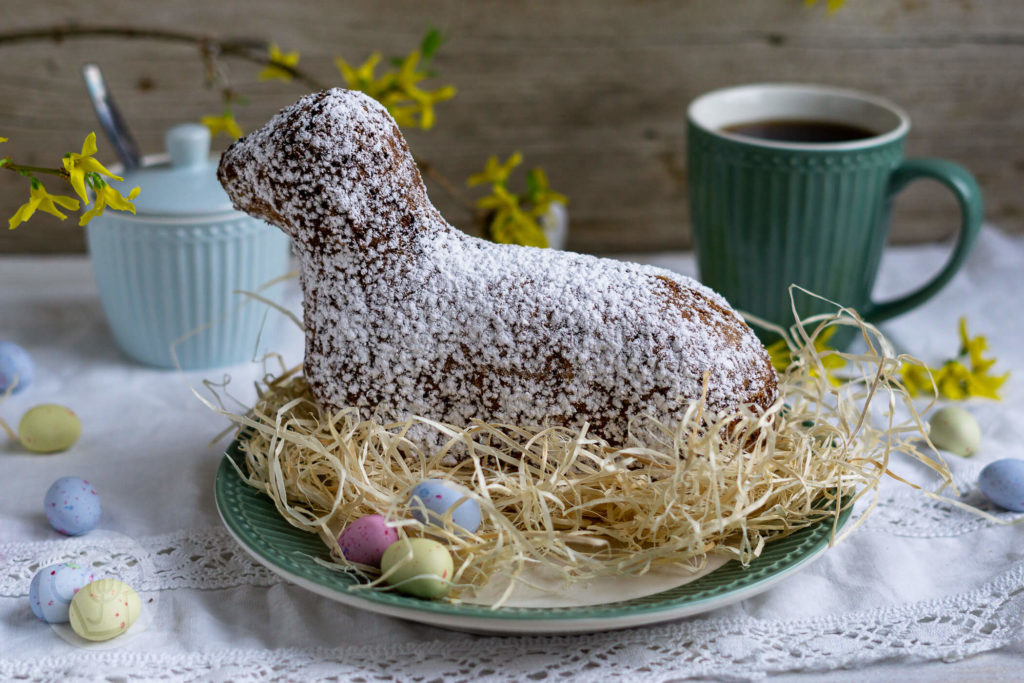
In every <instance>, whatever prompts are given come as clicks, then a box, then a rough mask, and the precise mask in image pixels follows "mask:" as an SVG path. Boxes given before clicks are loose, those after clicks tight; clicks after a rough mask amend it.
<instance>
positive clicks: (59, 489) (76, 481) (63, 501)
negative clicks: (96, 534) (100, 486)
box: [43, 477, 100, 536]
mask: <svg viewBox="0 0 1024 683" xmlns="http://www.w3.org/2000/svg"><path fill="white" fill-rule="evenodd" d="M43 507H44V509H45V511H46V519H48V520H50V525H51V526H52V527H53V528H54V529H56V530H57V531H59V532H61V533H62V534H67V535H68V536H78V535H80V534H84V533H85V532H86V531H89V530H90V529H92V528H93V527H94V526H96V523H97V522H99V521H100V496H99V494H98V493H96V489H94V488H93V487H92V484H90V483H89V482H87V481H86V480H85V479H81V478H79V477H61V478H60V479H58V480H57V481H55V482H53V485H52V486H50V490H48V491H47V492H46V496H45V497H44V498H43Z"/></svg>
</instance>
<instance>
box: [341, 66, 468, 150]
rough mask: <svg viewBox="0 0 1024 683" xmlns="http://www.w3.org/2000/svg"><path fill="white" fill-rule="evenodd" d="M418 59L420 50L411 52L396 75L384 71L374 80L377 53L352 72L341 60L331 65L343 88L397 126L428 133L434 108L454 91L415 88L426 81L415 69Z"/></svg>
mask: <svg viewBox="0 0 1024 683" xmlns="http://www.w3.org/2000/svg"><path fill="white" fill-rule="evenodd" d="M434 49H436V47H435V48H434ZM421 57H422V54H421V52H420V50H413V51H412V52H411V53H410V54H409V55H408V56H406V57H404V58H402V60H401V63H400V64H399V67H398V71H388V72H386V73H384V74H382V75H381V77H380V78H377V76H376V70H377V65H378V64H379V63H380V60H381V54H380V53H379V52H374V53H373V54H371V55H370V56H369V57H368V58H367V59H366V61H365V62H363V63H362V64H361V65H360V66H359V67H356V68H353V67H352V66H351V65H350V64H349V63H348V62H346V61H345V60H344V59H342V58H341V57H335V58H334V64H335V66H337V67H338V71H339V72H341V77H342V78H344V79H345V86H346V87H347V88H349V89H350V90H358V91H360V92H364V93H366V94H367V95H369V96H370V97H372V98H373V99H375V100H377V101H378V102H380V103H381V104H383V105H384V107H385V108H386V109H387V110H388V113H390V114H391V116H392V117H393V118H394V119H395V123H397V124H398V125H399V126H411V127H417V128H422V129H424V130H429V129H430V128H432V127H433V125H434V122H435V115H434V105H435V104H437V103H438V102H442V101H444V100H449V99H451V98H452V97H455V92H456V91H455V88H454V87H452V86H450V85H446V86H444V87H442V88H438V89H437V90H434V91H429V90H423V89H422V88H420V87H419V85H417V84H418V83H419V82H420V81H422V80H423V79H425V78H427V73H426V72H424V71H422V70H421V69H420V68H419V67H420V60H421Z"/></svg>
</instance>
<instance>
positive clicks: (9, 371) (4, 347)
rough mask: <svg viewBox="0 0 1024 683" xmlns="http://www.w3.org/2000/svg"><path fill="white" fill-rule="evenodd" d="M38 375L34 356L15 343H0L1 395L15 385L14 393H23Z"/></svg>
mask: <svg viewBox="0 0 1024 683" xmlns="http://www.w3.org/2000/svg"><path fill="white" fill-rule="evenodd" d="M35 375H36V365H35V363H33V362H32V356H30V355H28V351H26V350H25V349H23V348H21V347H20V346H18V345H17V344H15V343H14V342H7V341H5V342H0V394H2V393H4V392H5V391H7V389H8V388H9V387H10V386H11V384H13V383H14V380H15V378H17V380H18V383H17V384H16V385H15V387H14V393H15V394H17V393H18V392H20V391H22V390H24V389H25V387H27V386H28V385H29V384H32V379H33V378H34V377H35Z"/></svg>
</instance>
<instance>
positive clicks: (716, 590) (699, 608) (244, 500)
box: [215, 442, 850, 634]
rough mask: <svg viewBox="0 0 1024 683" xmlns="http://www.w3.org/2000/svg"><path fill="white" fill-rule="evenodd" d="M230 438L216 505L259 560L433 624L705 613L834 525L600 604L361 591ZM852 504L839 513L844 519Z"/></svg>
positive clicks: (777, 573)
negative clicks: (261, 486)
mask: <svg viewBox="0 0 1024 683" xmlns="http://www.w3.org/2000/svg"><path fill="white" fill-rule="evenodd" d="M237 448H238V446H237V442H235V443H232V444H231V446H230V447H229V449H228V452H227V455H226V457H225V458H224V460H223V461H222V462H221V464H220V468H219V469H218V470H217V479H216V484H215V493H216V502H217V510H218V511H219V512H220V516H221V519H223V520H224V524H225V526H227V528H228V530H229V531H230V532H231V535H232V536H234V537H235V540H237V541H238V543H239V544H240V545H241V546H242V547H243V548H244V549H245V550H246V551H247V552H248V553H249V554H251V555H252V556H253V557H254V558H255V559H256V560H257V561H259V562H260V563H261V564H263V565H265V566H266V567H267V568H269V569H270V570H271V571H273V572H275V573H276V574H278V575H280V576H282V577H283V578H285V579H286V580H288V581H290V582H292V583H295V584H298V585H299V586H302V587H304V588H307V589H309V590H311V591H313V592H315V593H317V594H319V595H323V596H325V597H328V598H330V599H332V600H336V601H338V602H341V603H345V604H348V605H352V606H354V607H358V608H360V609H365V610H369V611H371V612H377V613H380V614H386V615H389V616H394V617H400V618H403V619H409V620H411V621H417V622H422V623H425V624H430V625H432V626H440V627H444V628H452V629H458V630H463V631H474V632H480V633H508V634H512V633H531V634H541V633H583V632H593V631H604V630H610V629H617V628H627V627H631V626H641V625H646V624H653V623H658V622H663V621H670V620H672V619H678V618H680V617H685V616H689V615H692V614H698V613H701V612H706V611H708V610H712V609H716V608H718V607H723V606H725V605H728V604H730V603H733V602H737V601H739V600H742V599H744V598H747V597H750V596H752V595H754V594H756V593H760V592H761V591H764V590H767V589H768V588H770V587H771V586H773V585H774V584H776V583H777V582H779V581H780V580H782V579H784V578H785V577H787V576H789V575H791V574H793V573H795V572H796V571H798V570H799V569H801V568H803V567H805V566H807V564H808V563H809V562H810V561H811V560H813V559H814V558H816V557H817V556H818V555H820V554H821V553H822V552H824V551H825V550H826V548H828V542H829V538H830V536H831V533H832V524H831V523H830V522H828V521H825V522H821V523H818V524H816V525H814V526H811V527H808V528H807V529H804V530H802V531H800V532H798V533H795V534H793V535H792V536H788V537H786V538H783V539H780V540H778V541H775V542H773V543H770V544H768V545H767V546H766V547H765V550H764V552H763V553H762V554H761V557H759V558H758V559H757V560H755V561H754V562H753V563H751V565H750V566H749V567H748V568H746V569H744V568H743V567H742V566H740V564H739V563H738V562H735V561H731V562H728V563H726V564H725V565H723V566H721V567H720V568H718V569H716V570H714V571H713V572H711V573H709V574H706V575H705V576H702V577H701V578H699V579H697V580H695V581H692V582H690V583H686V584H684V585H681V586H677V587H675V588H671V589H669V590H665V591H662V592H659V593H656V594H653V595H647V596H645V597H640V598H635V599H631V600H625V601H622V602H609V603H603V604H599V605H585V606H583V605H581V606H575V607H573V606H569V607H566V606H559V607H501V608H499V609H496V610H495V609H491V608H489V607H487V606H483V605H467V604H451V603H448V602H442V601H427V600H420V599H418V598H412V597H406V596H403V595H399V594H397V593H385V592H380V591H371V590H359V591H351V590H349V587H350V586H352V585H353V584H355V583H357V579H356V577H354V576H350V575H348V574H345V573H343V572H337V571H331V570H330V569H327V568H325V567H323V566H321V565H319V564H317V563H316V562H314V560H313V558H315V557H320V558H323V559H325V560H326V559H329V555H328V553H327V549H326V548H325V547H324V545H323V543H321V541H320V539H319V538H318V537H317V536H316V535H315V534H312V533H307V532H304V531H300V530H299V529H296V528H295V527H292V526H291V525H289V524H288V523H287V522H285V521H284V519H283V518H282V517H281V516H280V515H279V514H278V512H277V510H276V509H275V508H274V504H273V503H272V502H271V500H270V499H269V498H268V497H267V496H265V495H263V494H261V493H259V492H258V491H256V490H255V489H253V488H251V487H250V486H248V485H247V484H245V483H244V482H243V481H242V479H241V478H240V477H239V476H238V473H237V472H236V471H235V469H234V467H233V466H232V464H231V462H230V461H229V458H232V457H237V456H238V455H239V453H238V450H237ZM849 516H850V511H849V510H847V511H845V512H844V513H843V514H842V515H841V517H840V520H839V521H840V526H842V525H844V524H845V523H846V522H847V520H848V519H849Z"/></svg>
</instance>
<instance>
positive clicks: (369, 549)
mask: <svg viewBox="0 0 1024 683" xmlns="http://www.w3.org/2000/svg"><path fill="white" fill-rule="evenodd" d="M397 540H398V531H396V530H395V529H394V528H392V527H389V526H388V524H387V520H386V519H384V517H383V516H382V515H366V516H365V517H360V518H359V519H357V520H356V521H354V522H352V523H351V524H349V525H348V526H347V527H345V530H344V531H342V532H341V535H339V536H338V545H339V546H340V547H341V552H342V554H343V555H344V556H345V559H347V560H349V561H350V562H358V563H359V564H368V565H371V566H373V567H379V566H380V558H381V557H383V556H384V551H385V550H387V549H388V548H389V547H390V546H391V544H392V543H394V542H395V541H397Z"/></svg>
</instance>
